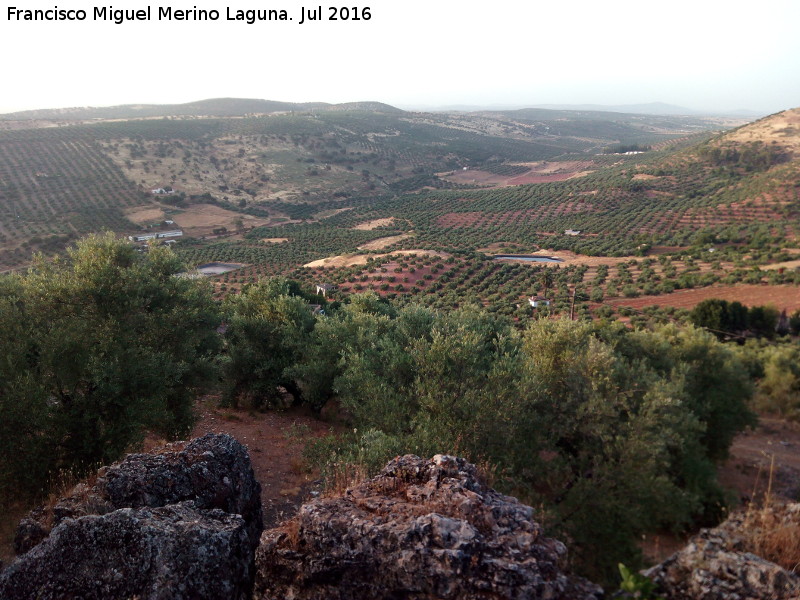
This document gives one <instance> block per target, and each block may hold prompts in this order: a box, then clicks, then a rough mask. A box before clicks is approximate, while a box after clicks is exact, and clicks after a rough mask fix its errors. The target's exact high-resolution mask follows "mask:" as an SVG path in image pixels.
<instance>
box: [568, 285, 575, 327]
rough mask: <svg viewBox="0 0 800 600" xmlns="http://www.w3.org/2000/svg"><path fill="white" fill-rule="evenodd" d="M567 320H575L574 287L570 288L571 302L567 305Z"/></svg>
mask: <svg viewBox="0 0 800 600" xmlns="http://www.w3.org/2000/svg"><path fill="white" fill-rule="evenodd" d="M569 320H570V321H574V320H575V289H574V288H573V289H572V302H571V303H570V305H569Z"/></svg>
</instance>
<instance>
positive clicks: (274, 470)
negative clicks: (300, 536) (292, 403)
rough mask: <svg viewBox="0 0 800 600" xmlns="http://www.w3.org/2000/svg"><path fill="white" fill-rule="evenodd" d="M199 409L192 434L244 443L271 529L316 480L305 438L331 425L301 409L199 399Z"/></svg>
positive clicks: (291, 510) (326, 429)
mask: <svg viewBox="0 0 800 600" xmlns="http://www.w3.org/2000/svg"><path fill="white" fill-rule="evenodd" d="M199 409H200V421H199V422H198V423H197V425H196V426H195V428H194V429H193V430H192V433H191V437H197V436H201V435H204V434H206V433H209V432H213V433H228V434H230V435H232V436H233V437H235V438H236V439H237V440H239V441H240V442H241V443H242V444H244V445H245V446H247V449H248V451H249V452H250V460H251V462H252V463H253V470H254V471H255V474H256V479H258V481H259V482H260V483H261V502H262V504H263V505H264V526H265V527H267V528H269V527H273V526H275V525H277V524H278V523H280V522H281V521H283V520H284V519H286V518H288V517H289V516H291V515H292V514H294V512H295V511H296V510H297V507H298V506H300V503H301V502H302V501H303V500H304V499H305V497H306V496H307V495H308V492H309V491H310V490H311V488H312V487H313V485H312V484H313V482H314V479H315V477H314V474H313V473H309V472H307V471H306V470H305V469H304V465H303V460H302V452H303V447H304V445H305V443H306V441H307V440H308V439H311V438H312V437H320V436H322V435H324V434H326V433H328V431H329V430H330V428H331V425H330V424H329V423H325V422H323V421H320V420H319V419H317V418H315V417H313V416H312V415H311V414H310V413H309V412H308V411H302V410H289V411H284V412H276V411H270V412H266V413H259V412H253V411H246V410H235V409H227V408H225V409H221V408H216V406H215V403H214V402H213V401H206V402H202V403H201V404H200V406H199Z"/></svg>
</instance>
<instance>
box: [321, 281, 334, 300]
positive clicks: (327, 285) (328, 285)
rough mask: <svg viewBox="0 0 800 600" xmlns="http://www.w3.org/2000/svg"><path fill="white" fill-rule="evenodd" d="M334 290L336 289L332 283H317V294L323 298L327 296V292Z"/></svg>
mask: <svg viewBox="0 0 800 600" xmlns="http://www.w3.org/2000/svg"><path fill="white" fill-rule="evenodd" d="M334 290H336V286H335V285H333V284H332V283H320V284H318V285H317V295H319V296H323V297H325V298H327V297H328V293H329V292H333V291H334Z"/></svg>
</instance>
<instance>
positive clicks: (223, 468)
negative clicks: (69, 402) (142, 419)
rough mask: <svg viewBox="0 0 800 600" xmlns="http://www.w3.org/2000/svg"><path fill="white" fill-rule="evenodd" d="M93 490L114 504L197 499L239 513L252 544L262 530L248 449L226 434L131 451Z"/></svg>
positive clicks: (104, 471) (106, 471)
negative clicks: (173, 448) (174, 447)
mask: <svg viewBox="0 0 800 600" xmlns="http://www.w3.org/2000/svg"><path fill="white" fill-rule="evenodd" d="M95 489H96V490H97V492H98V495H99V496H101V497H102V498H104V499H107V501H108V502H109V503H110V504H111V505H112V506H114V507H115V508H120V507H123V506H130V507H134V508H136V507H139V506H149V507H157V506H166V505H168V504H174V503H176V502H182V501H184V500H193V501H194V502H195V504H196V506H197V507H198V508H218V509H220V510H223V511H225V512H227V513H231V514H238V515H241V516H242V517H243V518H244V520H245V521H246V522H247V524H248V533H249V535H250V538H251V540H252V541H253V547H255V546H256V545H258V539H259V536H260V535H261V531H262V530H263V515H262V507H261V485H260V484H259V483H258V481H257V480H256V478H255V474H254V473H253V468H252V466H251V464H250V456H249V455H248V453H247V449H246V448H245V447H244V446H243V445H242V444H240V443H239V442H238V441H237V440H236V439H235V438H233V437H231V436H230V435H226V434H212V433H208V434H206V435H204V436H203V437H200V438H197V439H194V440H192V441H190V442H189V443H188V444H186V447H185V448H184V449H183V450H181V451H179V452H162V453H159V454H129V455H128V456H127V457H126V458H125V459H124V460H122V461H121V462H119V463H116V464H114V465H112V466H110V467H106V468H104V469H101V470H100V472H99V473H98V478H97V483H96V485H95Z"/></svg>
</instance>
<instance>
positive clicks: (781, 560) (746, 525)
mask: <svg viewBox="0 0 800 600" xmlns="http://www.w3.org/2000/svg"><path fill="white" fill-rule="evenodd" d="M774 474H775V457H774V456H773V457H772V460H771V462H770V469H769V480H768V484H767V490H766V492H765V493H764V496H763V502H762V504H761V506H758V505H757V503H756V502H753V503H751V504H750V506H749V507H748V509H747V512H746V514H745V518H744V522H743V525H742V534H743V535H744V537H745V540H746V543H747V545H748V550H750V551H751V552H753V554H756V555H758V556H760V557H762V558H765V559H767V560H769V561H771V562H774V563H775V564H777V565H779V566H781V567H783V568H784V569H786V570H787V571H791V572H793V573H794V572H796V571H797V569H798V567H800V510H797V508H800V507H799V506H798V505H796V504H788V505H787V504H785V503H783V502H781V501H778V500H776V499H775V497H774V496H773V494H772V482H773V477H774ZM759 475H760V472H759ZM758 478H759V477H756V484H755V485H756V488H755V489H757V487H758ZM753 497H754V499H755V492H754V495H753Z"/></svg>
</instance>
